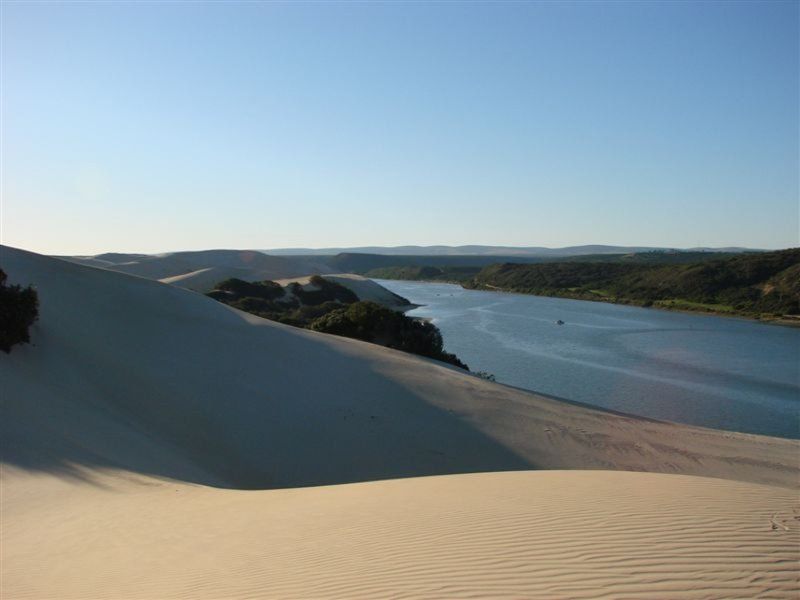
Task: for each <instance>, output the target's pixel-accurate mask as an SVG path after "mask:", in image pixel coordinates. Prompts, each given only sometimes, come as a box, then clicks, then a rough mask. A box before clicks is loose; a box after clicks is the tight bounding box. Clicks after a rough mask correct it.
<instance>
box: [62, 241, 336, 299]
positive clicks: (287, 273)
mask: <svg viewBox="0 0 800 600" xmlns="http://www.w3.org/2000/svg"><path fill="white" fill-rule="evenodd" d="M63 258H65V259H66V260H69V261H70V262H75V263H78V264H83V265H87V266H94V267H102V268H106V269H109V270H112V271H119V272H121V273H128V274H130V275H138V276H139V277H146V278H148V279H169V280H170V281H169V282H170V283H175V284H178V285H180V286H181V287H185V288H188V289H192V290H195V291H199V292H207V291H209V290H211V289H212V288H213V286H214V284H215V283H219V282H220V281H222V280H224V279H227V278H229V277H238V278H240V279H244V280H246V281H263V280H266V279H280V278H286V277H299V276H303V275H313V274H314V273H328V272H330V271H331V268H330V267H329V266H328V265H327V264H325V263H322V262H320V261H318V260H315V259H313V258H307V257H293V256H269V255H267V254H264V253H263V252H259V251H257V250H201V251H196V252H171V253H167V254H153V255H141V254H116V253H106V254H99V255H97V256H71V257H63Z"/></svg>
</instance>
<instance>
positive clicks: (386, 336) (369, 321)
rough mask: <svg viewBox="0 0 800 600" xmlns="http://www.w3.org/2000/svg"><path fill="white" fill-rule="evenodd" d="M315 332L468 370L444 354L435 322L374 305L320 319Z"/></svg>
mask: <svg viewBox="0 0 800 600" xmlns="http://www.w3.org/2000/svg"><path fill="white" fill-rule="evenodd" d="M311 329H313V330H314V331H321V332H323V333H332V334H334V335H341V336H345V337H350V338H355V339H359V340H363V341H365V342H372V343H373V344H380V345H381V346H387V347H388V348H394V349H395V350H402V351H403V352H410V353H411V354H418V355H420V356H426V357H428V358H433V359H436V360H440V361H442V362H446V363H449V364H451V365H455V366H457V367H460V368H462V369H467V370H469V368H468V367H467V365H465V364H464V363H463V362H461V361H460V360H459V359H458V357H456V356H455V355H454V354H450V353H448V352H445V351H444V344H443V341H442V334H441V333H440V332H439V329H438V328H437V327H436V326H435V325H433V324H432V323H428V322H427V321H421V320H419V319H412V318H410V317H407V316H405V315H404V314H402V313H399V312H397V311H394V310H391V309H388V308H385V307H383V306H381V305H379V304H376V303H374V302H356V303H354V304H350V305H349V306H347V307H346V308H339V309H337V310H334V311H331V312H329V313H328V314H326V315H324V316H322V317H320V318H319V319H317V320H315V321H314V322H313V323H312V324H311Z"/></svg>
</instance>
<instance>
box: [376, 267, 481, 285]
mask: <svg viewBox="0 0 800 600" xmlns="http://www.w3.org/2000/svg"><path fill="white" fill-rule="evenodd" d="M480 270H481V267H414V266H409V267H382V268H379V269H371V270H369V271H367V272H366V273H365V276H366V277H371V278H373V279H402V280H408V281H446V282H450V283H461V282H462V281H469V280H470V279H472V278H473V277H475V275H477V274H478V273H479V272H480Z"/></svg>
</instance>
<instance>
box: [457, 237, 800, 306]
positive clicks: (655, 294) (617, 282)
mask: <svg viewBox="0 0 800 600" xmlns="http://www.w3.org/2000/svg"><path fill="white" fill-rule="evenodd" d="M798 265H800V249H789V250H781V251H776V252H764V253H753V254H741V255H738V256H734V257H729V258H725V259H717V260H711V261H704V262H700V263H693V264H670V265H658V264H647V263H640V264H625V263H622V262H617V263H586V262H562V263H547V264H540V265H516V264H508V263H506V264H501V265H493V266H490V267H486V268H485V269H483V270H481V271H480V272H479V273H478V274H477V275H476V276H475V277H474V278H473V279H471V280H470V281H468V282H466V283H465V284H464V285H465V287H471V288H476V289H499V290H505V291H513V292H521V293H528V294H538V295H545V296H565V297H571V298H580V299H586V300H606V301H613V302H626V303H633V304H640V305H643V306H658V307H664V308H680V309H687V310H703V311H709V312H724V313H730V314H741V315H747V316H762V315H764V316H773V315H777V316H780V315H797V314H799V313H800V284H798V277H797V274H798V269H799V268H800V267H798Z"/></svg>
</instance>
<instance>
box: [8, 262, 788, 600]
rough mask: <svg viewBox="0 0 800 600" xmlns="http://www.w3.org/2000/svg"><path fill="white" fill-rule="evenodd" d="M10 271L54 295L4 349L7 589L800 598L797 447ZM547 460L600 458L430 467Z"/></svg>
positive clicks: (214, 308)
mask: <svg viewBox="0 0 800 600" xmlns="http://www.w3.org/2000/svg"><path fill="white" fill-rule="evenodd" d="M0 267H2V268H3V269H4V270H5V271H6V272H7V273H8V275H9V279H10V280H11V282H13V283H22V284H27V283H33V284H34V285H35V286H36V288H37V289H38V291H39V295H40V302H41V316H40V320H39V322H38V323H37V324H36V325H35V326H34V328H33V331H32V334H33V344H32V345H27V346H21V347H16V348H15V349H14V350H13V352H12V353H11V354H10V355H0V381H2V388H3V389H2V392H3V393H2V414H1V415H0V417H1V418H0V439H2V462H3V473H2V476H3V480H2V528H3V532H2V534H3V535H2V557H3V560H2V567H1V569H2V573H1V574H2V583H0V595H1V596H2V598H3V599H4V600H5V599H6V598H9V599H10V598H219V597H225V598H229V597H230V598H244V597H278V598H282V597H298V598H310V597H314V598H330V597H340V598H356V597H389V596H391V597H458V598H466V597H500V596H504V595H505V596H509V597H538V598H597V597H609V598H628V597H630V598H709V597H711V598H729V597H758V598H768V597H775V598H782V597H790V594H791V593H793V591H794V589H796V587H793V586H796V585H797V582H796V578H795V576H794V574H795V573H796V569H797V562H796V561H797V559H798V555H797V539H796V530H797V527H798V524H800V521H799V520H797V519H794V515H798V516H800V513H797V512H795V513H792V512H791V511H792V506H791V502H792V501H793V500H794V499H796V488H797V483H798V476H799V474H800V465H798V454H799V453H800V444H799V443H798V442H796V441H791V440H781V439H776V438H769V437H763V436H756V435H748V434H739V433H732V432H722V431H715V430H710V429H703V428H698V427H690V426H684V425H678V424H673V423H664V422H657V421H652V420H647V419H640V418H636V417H631V416H627V415H620V414H614V413H610V412H605V411H600V410H594V409H591V408H588V407H584V406H579V405H576V404H570V403H565V402H561V401H557V400H553V399H550V398H546V397H543V396H540V395H536V394H533V393H529V392H525V391H522V390H518V389H514V388H510V387H507V386H502V385H498V384H494V383H491V382H487V381H484V380H482V379H479V378H476V377H473V376H471V375H469V374H467V373H465V372H462V371H460V370H458V369H455V368H453V367H449V366H446V365H442V364H439V363H435V362H434V361H430V360H425V359H421V358H418V357H415V356H411V355H407V354H403V353H400V352H396V351H393V350H389V349H386V348H383V347H379V346H374V345H370V344H366V343H362V342H358V341H355V340H349V339H344V338H336V337H333V336H327V335H323V334H318V333H315V332H310V331H305V330H301V329H295V328H291V327H287V326H283V325H280V324H277V323H273V322H269V321H265V320H263V319H259V318H257V317H254V316H252V315H247V314H244V313H241V312H238V311H236V310H234V309H231V308H230V307H227V306H225V305H222V304H220V303H217V302H215V301H213V300H211V299H210V298H206V297H204V296H202V295H198V294H194V293H191V292H188V291H187V290H184V289H180V288H178V287H174V286H170V285H164V284H163V283H159V282H156V281H149V280H147V279H142V278H139V277H130V276H128V275H125V274H121V273H115V272H113V271H110V270H104V269H96V268H90V267H85V266H80V265H77V264H73V263H69V262H66V261H62V260H58V259H53V258H47V257H43V256H39V255H36V254H32V253H28V252H24V251H20V250H14V249H10V248H5V247H3V248H2V249H0ZM529 469H581V470H582V471H578V472H571V473H564V472H523V473H490V474H483V475H481V474H474V475H456V476H451V477H432V478H418V476H423V475H442V474H452V473H462V474H463V473H479V472H483V471H519V470H529ZM587 469H588V470H591V471H586V470H587ZM608 470H616V471H649V472H651V474H648V473H610V472H608ZM652 473H670V474H679V476H676V475H663V474H662V475H657V474H652ZM687 475H698V476H702V477H700V478H698V477H687ZM392 478H409V479H403V480H399V481H377V482H375V481H374V480H386V479H392ZM708 478H716V479H708ZM368 481H373V482H372V483H355V484H352V485H330V486H325V487H317V488H303V487H300V486H311V485H323V484H343V483H348V482H368ZM745 482H746V483H745ZM760 484H765V485H760ZM209 486H211V487H209ZM221 488H238V489H221ZM241 488H261V489H262V491H243V490H242V489H241ZM265 488H295V489H270V490H266V489H265ZM773 518H774V522H771V521H770V519H773Z"/></svg>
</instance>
